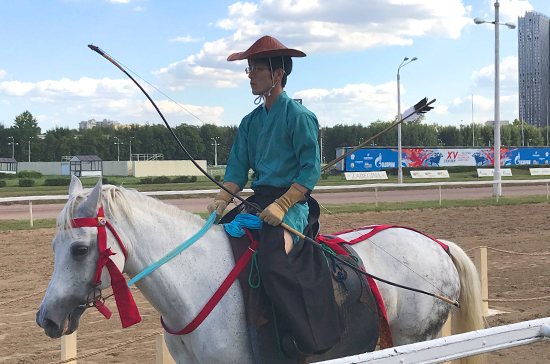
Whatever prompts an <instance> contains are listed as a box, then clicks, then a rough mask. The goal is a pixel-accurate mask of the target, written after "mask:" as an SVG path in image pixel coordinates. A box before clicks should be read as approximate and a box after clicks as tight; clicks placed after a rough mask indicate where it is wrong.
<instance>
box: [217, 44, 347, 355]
mask: <svg viewBox="0 0 550 364" xmlns="http://www.w3.org/2000/svg"><path fill="white" fill-rule="evenodd" d="M305 56H306V55H305V53H303V52H301V51H299V50H296V49H289V48H287V47H285V46H284V45H283V44H281V43H280V42H279V41H278V40H276V39H275V38H272V37H269V36H265V37H263V38H260V39H259V40H257V41H256V42H255V43H254V44H253V45H252V46H251V47H250V48H249V49H248V50H246V51H245V52H240V53H234V54H232V55H230V56H229V57H228V58H227V60H228V61H237V60H245V59H246V60H248V67H247V68H246V70H245V71H246V73H247V74H248V77H249V79H250V86H251V88H252V93H253V94H254V95H257V96H258V97H257V98H256V100H255V104H259V103H260V102H262V101H263V103H262V104H261V105H259V106H258V107H257V108H256V109H254V110H253V111H252V112H251V113H250V114H248V115H247V116H245V117H244V118H243V119H242V121H241V123H240V126H239V130H238V133H237V136H236V138H235V141H234V143H233V147H232V149H231V153H230V155H229V160H228V162H227V169H226V173H225V177H224V186H225V187H226V188H227V189H228V190H230V191H232V192H234V193H238V192H239V191H241V190H242V189H243V188H244V187H245V185H246V183H247V181H248V172H249V169H250V168H252V170H253V171H254V174H253V181H252V183H251V188H252V189H253V190H254V195H253V196H251V197H249V198H248V201H250V202H253V203H255V204H257V205H259V206H260V208H262V209H263V211H262V213H261V214H260V216H259V217H260V219H261V220H262V221H263V222H264V223H263V225H262V229H261V231H260V246H259V249H258V254H257V257H258V269H259V272H260V276H261V281H262V283H263V285H264V289H265V292H266V294H267V296H268V297H269V299H270V300H271V301H272V302H273V304H274V306H275V308H276V309H277V310H279V311H280V312H282V313H283V315H284V316H285V317H286V318H287V320H288V323H289V325H290V327H291V331H292V332H291V333H288V335H286V336H283V339H282V346H283V350H284V351H285V354H287V356H303V355H311V354H316V353H320V352H323V351H326V350H328V349H329V348H331V347H332V346H333V345H335V344H336V343H337V342H338V341H340V336H341V332H342V327H343V325H342V320H341V317H340V314H339V312H338V309H337V305H336V302H335V300H334V294H333V291H332V283H331V278H330V276H329V272H328V270H327V269H326V261H325V258H324V256H323V254H322V253H321V252H320V251H319V250H316V249H314V248H313V247H312V246H311V245H310V244H307V243H306V244H304V241H303V240H301V239H299V237H297V236H294V235H293V234H291V233H289V232H288V231H286V230H285V229H283V227H281V226H280V224H281V222H284V223H285V224H287V225H289V226H291V227H292V228H294V229H296V230H298V231H302V232H304V233H307V231H308V227H311V225H312V221H316V219H317V218H318V205H317V203H316V202H315V200H313V199H312V198H311V197H310V196H309V194H310V192H311V190H313V188H314V187H315V185H316V183H317V181H318V180H319V177H320V170H321V168H320V158H319V145H318V141H317V138H318V132H319V125H318V122H317V118H316V116H315V115H314V114H313V113H312V112H311V111H309V110H308V109H306V108H305V107H304V106H302V105H301V104H300V103H298V102H296V101H294V100H292V99H291V98H289V97H288V96H287V94H286V92H284V90H283V89H284V87H285V85H286V81H287V76H288V75H289V74H290V73H291V71H292V58H291V57H305ZM231 200H232V195H230V194H229V193H227V192H226V191H224V190H221V191H220V193H219V195H218V196H216V197H215V199H214V201H213V202H212V203H211V204H210V205H209V206H208V211H209V212H210V213H212V212H214V211H216V213H217V215H218V218H220V217H221V216H222V214H223V212H224V210H225V209H226V207H227V205H228V204H229V203H230V202H231ZM310 210H311V211H310ZM314 211H315V212H314ZM311 212H313V214H312V213H311ZM312 215H313V216H312ZM315 215H316V216H315Z"/></svg>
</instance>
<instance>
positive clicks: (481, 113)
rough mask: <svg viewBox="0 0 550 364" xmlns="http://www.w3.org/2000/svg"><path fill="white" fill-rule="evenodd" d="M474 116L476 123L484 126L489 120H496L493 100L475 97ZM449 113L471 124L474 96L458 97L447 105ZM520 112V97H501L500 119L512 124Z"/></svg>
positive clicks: (479, 96)
mask: <svg viewBox="0 0 550 364" xmlns="http://www.w3.org/2000/svg"><path fill="white" fill-rule="evenodd" d="M473 99H474V100H473V104H474V105H473V106H474V107H473V109H474V110H473V115H474V122H475V123H478V124H483V123H485V122H486V121H488V120H493V119H494V118H495V116H494V115H495V114H494V110H495V108H494V106H495V102H494V99H493V98H486V97H484V96H481V95H474V96H473ZM447 108H448V111H449V113H450V114H451V115H453V116H454V117H456V119H457V120H464V121H465V123H466V124H467V123H470V122H471V120H472V96H467V97H463V98H461V97H457V98H456V99H454V100H453V101H452V102H450V103H449V105H447ZM518 114H519V111H518V95H517V94H514V95H509V96H501V97H500V119H501V120H509V121H510V122H512V121H513V120H514V119H515V118H517V117H518V116H517V115H518Z"/></svg>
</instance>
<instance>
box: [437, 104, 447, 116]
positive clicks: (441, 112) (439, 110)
mask: <svg viewBox="0 0 550 364" xmlns="http://www.w3.org/2000/svg"><path fill="white" fill-rule="evenodd" d="M434 113H436V114H439V115H446V114H448V113H449V107H448V106H445V105H437V106H436V107H434Z"/></svg>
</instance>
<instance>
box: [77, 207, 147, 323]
mask: <svg viewBox="0 0 550 364" xmlns="http://www.w3.org/2000/svg"><path fill="white" fill-rule="evenodd" d="M71 227H72V228H82V227H95V228H97V245H98V249H99V258H98V260H97V267H96V271H95V275H94V281H93V283H92V291H91V292H90V294H88V298H87V302H86V303H84V304H82V305H80V306H79V307H84V308H88V307H95V308H97V309H98V311H99V312H101V314H103V315H104V316H105V317H106V318H110V317H111V311H110V310H109V309H108V308H107V306H105V299H107V298H108V297H103V296H102V294H101V289H99V288H98V287H99V286H100V285H101V274H102V272H103V267H107V270H108V271H109V275H110V276H111V287H112V288H113V294H114V296H115V301H116V305H117V309H118V312H119V314H120V321H121V322H122V327H124V328H126V327H129V326H132V325H134V324H137V323H138V322H140V321H141V316H140V315H139V311H138V308H137V305H136V303H135V301H134V298H133V297H132V293H131V292H130V288H129V287H128V285H127V284H126V279H125V278H124V276H123V275H122V273H121V272H120V270H119V269H118V267H117V266H116V264H115V262H113V260H112V259H111V256H113V255H115V254H116V253H113V252H112V251H111V248H107V229H106V227H108V228H109V230H110V231H111V233H112V234H113V236H114V237H115V239H116V241H117V242H118V245H119V246H120V249H121V250H122V254H124V261H126V260H127V259H128V252H127V251H126V248H125V247H124V244H123V243H122V240H121V239H120V237H119V236H118V234H117V232H116V231H115V229H114V228H113V226H112V225H111V224H110V223H109V222H108V221H107V220H106V219H105V214H104V212H103V206H100V207H99V210H98V212H97V217H81V218H77V219H72V220H71ZM109 297H110V296H109Z"/></svg>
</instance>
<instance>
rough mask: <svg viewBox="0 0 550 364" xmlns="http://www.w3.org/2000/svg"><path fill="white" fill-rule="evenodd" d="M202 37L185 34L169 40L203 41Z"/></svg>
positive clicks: (184, 41) (183, 41)
mask: <svg viewBox="0 0 550 364" xmlns="http://www.w3.org/2000/svg"><path fill="white" fill-rule="evenodd" d="M203 40H204V37H203V38H193V37H191V36H190V35H187V36H186V37H176V38H173V39H170V40H169V42H182V43H192V42H200V41H203Z"/></svg>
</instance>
